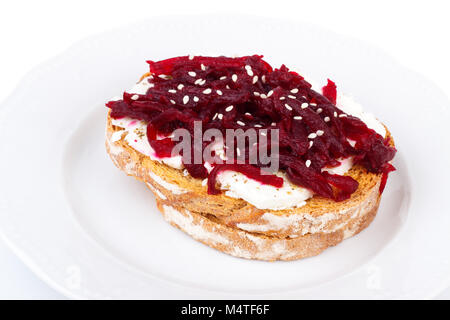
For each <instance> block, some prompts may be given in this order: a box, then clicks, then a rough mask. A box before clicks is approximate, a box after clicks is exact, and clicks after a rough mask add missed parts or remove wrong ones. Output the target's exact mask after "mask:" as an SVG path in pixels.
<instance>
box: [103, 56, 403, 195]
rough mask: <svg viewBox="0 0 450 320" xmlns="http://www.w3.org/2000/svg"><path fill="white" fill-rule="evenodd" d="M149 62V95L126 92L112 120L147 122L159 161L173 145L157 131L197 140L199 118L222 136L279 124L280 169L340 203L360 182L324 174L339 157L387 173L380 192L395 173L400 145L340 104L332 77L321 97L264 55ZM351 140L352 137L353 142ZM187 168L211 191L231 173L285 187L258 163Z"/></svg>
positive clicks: (112, 103)
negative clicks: (178, 131) (395, 145)
mask: <svg viewBox="0 0 450 320" xmlns="http://www.w3.org/2000/svg"><path fill="white" fill-rule="evenodd" d="M148 63H149V65H150V73H151V76H150V77H149V78H147V79H145V80H143V81H148V82H150V83H151V85H150V86H149V89H148V91H147V92H146V94H143V95H135V94H129V93H126V92H125V93H124V94H123V99H122V100H119V101H110V102H108V103H107V104H106V106H107V107H109V108H111V117H112V118H115V119H117V118H121V117H125V116H127V117H131V118H134V119H139V120H144V121H146V122H147V123H148V125H147V136H148V140H149V143H150V145H151V146H152V148H153V149H154V150H155V152H156V154H157V155H158V156H159V157H161V158H164V157H169V156H170V155H171V154H172V149H173V147H174V142H173V141H172V140H171V139H170V138H163V139H161V138H158V136H159V137H161V136H167V135H169V134H171V133H172V132H173V131H174V130H175V129H178V128H184V129H187V130H189V132H190V134H191V137H193V127H194V121H201V122H202V127H203V130H207V129H210V128H215V129H219V130H220V131H221V132H222V133H223V134H224V136H225V130H226V129H244V130H246V129H249V128H253V129H256V130H260V129H278V130H279V146H278V147H279V163H280V170H282V171H284V172H286V174H287V177H288V179H289V180H290V181H291V182H292V183H294V184H296V185H299V186H302V187H305V188H308V189H310V190H312V191H313V192H314V193H316V194H317V195H320V196H323V197H326V198H331V199H334V200H336V201H342V200H344V199H347V198H349V197H350V196H351V194H352V193H353V192H355V190H356V189H357V188H358V182H357V181H355V180H354V179H352V178H351V177H349V176H339V175H333V174H329V173H328V172H326V171H323V172H322V169H323V168H325V167H334V166H337V165H339V162H338V161H337V160H336V159H338V158H347V157H351V156H352V157H354V161H355V162H356V163H359V164H361V165H363V166H364V167H365V168H366V169H367V170H368V171H370V172H374V173H382V174H383V181H382V186H380V192H382V190H383V188H384V185H385V183H386V179H387V174H388V173H389V172H390V171H392V170H395V169H394V167H393V166H392V165H391V164H389V161H390V160H392V159H393V157H394V155H395V152H396V150H395V148H393V147H391V146H390V145H389V141H388V140H387V139H384V138H383V137H382V136H380V135H379V134H377V133H376V132H375V131H374V130H371V129H369V128H368V127H367V126H366V125H365V124H364V123H363V122H362V121H361V120H360V119H358V118H356V117H353V116H350V115H347V114H345V113H344V112H342V111H341V110H340V109H339V108H337V107H336V105H335V104H336V85H335V83H334V82H333V81H331V80H328V83H327V85H326V86H325V87H324V88H323V95H322V94H320V93H318V92H316V91H314V90H312V89H311V85H310V84H309V83H308V82H306V81H305V80H304V79H303V77H302V76H300V75H299V74H297V73H295V72H292V71H289V69H288V68H287V67H286V66H284V65H282V66H281V67H280V68H279V69H275V70H274V69H272V67H271V66H270V65H269V64H268V63H267V62H265V61H264V60H262V56H258V55H254V56H245V57H239V58H228V57H201V56H196V57H188V56H184V57H176V58H171V59H167V60H162V61H157V62H154V61H148ZM230 106H233V108H232V110H229V107H230ZM219 114H220V116H218V115H219ZM347 139H351V140H354V141H355V146H354V147H352V146H351V145H350V144H349V142H348V140H347ZM311 141H312V142H313V143H312V144H311ZM206 146H207V144H204V145H202V148H205V147H206ZM193 148H194V146H192V149H193ZM256 148H259V145H256ZM247 149H249V150H246V151H245V152H246V154H245V158H246V159H248V157H249V154H248V153H249V151H250V148H247ZM235 154H236V153H235ZM184 165H185V168H186V169H187V170H188V172H189V173H190V174H191V176H193V177H195V178H199V179H204V178H208V192H209V193H210V194H217V193H218V192H219V191H218V190H217V189H216V187H215V185H216V179H217V174H218V173H220V172H222V171H225V170H233V171H237V172H240V173H243V174H244V175H246V176H247V177H249V178H252V179H255V180H257V181H260V182H261V183H264V184H269V185H272V186H274V187H277V188H279V187H281V186H282V184H283V180H282V179H281V178H280V177H277V176H275V175H262V174H261V173H260V169H261V168H263V167H264V166H263V165H260V164H255V165H250V164H214V163H213V164H212V165H213V169H212V171H211V172H210V173H209V174H208V171H207V170H206V168H205V166H204V163H202V164H189V163H184Z"/></svg>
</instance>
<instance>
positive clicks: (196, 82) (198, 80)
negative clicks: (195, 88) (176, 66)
mask: <svg viewBox="0 0 450 320" xmlns="http://www.w3.org/2000/svg"><path fill="white" fill-rule="evenodd" d="M202 81H203V79H201V78H200V79H197V80H195V82H194V84H200V83H202Z"/></svg>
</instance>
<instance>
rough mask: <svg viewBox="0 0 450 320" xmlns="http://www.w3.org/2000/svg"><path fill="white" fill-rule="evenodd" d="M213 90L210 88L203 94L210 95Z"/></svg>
mask: <svg viewBox="0 0 450 320" xmlns="http://www.w3.org/2000/svg"><path fill="white" fill-rule="evenodd" d="M211 92H212V90H211V89H210V88H208V89H205V90H203V94H210V93H211Z"/></svg>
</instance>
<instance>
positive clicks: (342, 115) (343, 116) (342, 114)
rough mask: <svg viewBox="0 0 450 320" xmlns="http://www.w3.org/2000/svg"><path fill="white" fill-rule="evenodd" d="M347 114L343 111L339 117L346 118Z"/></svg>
mask: <svg viewBox="0 0 450 320" xmlns="http://www.w3.org/2000/svg"><path fill="white" fill-rule="evenodd" d="M346 116H347V115H346V114H345V113H341V114H340V115H339V118H345V117H346Z"/></svg>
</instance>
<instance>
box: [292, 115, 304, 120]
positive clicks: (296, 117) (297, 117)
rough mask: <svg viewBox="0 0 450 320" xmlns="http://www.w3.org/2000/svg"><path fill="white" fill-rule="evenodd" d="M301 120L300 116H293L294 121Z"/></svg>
mask: <svg viewBox="0 0 450 320" xmlns="http://www.w3.org/2000/svg"><path fill="white" fill-rule="evenodd" d="M302 119H303V118H302V117H301V116H295V117H294V120H302Z"/></svg>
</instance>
